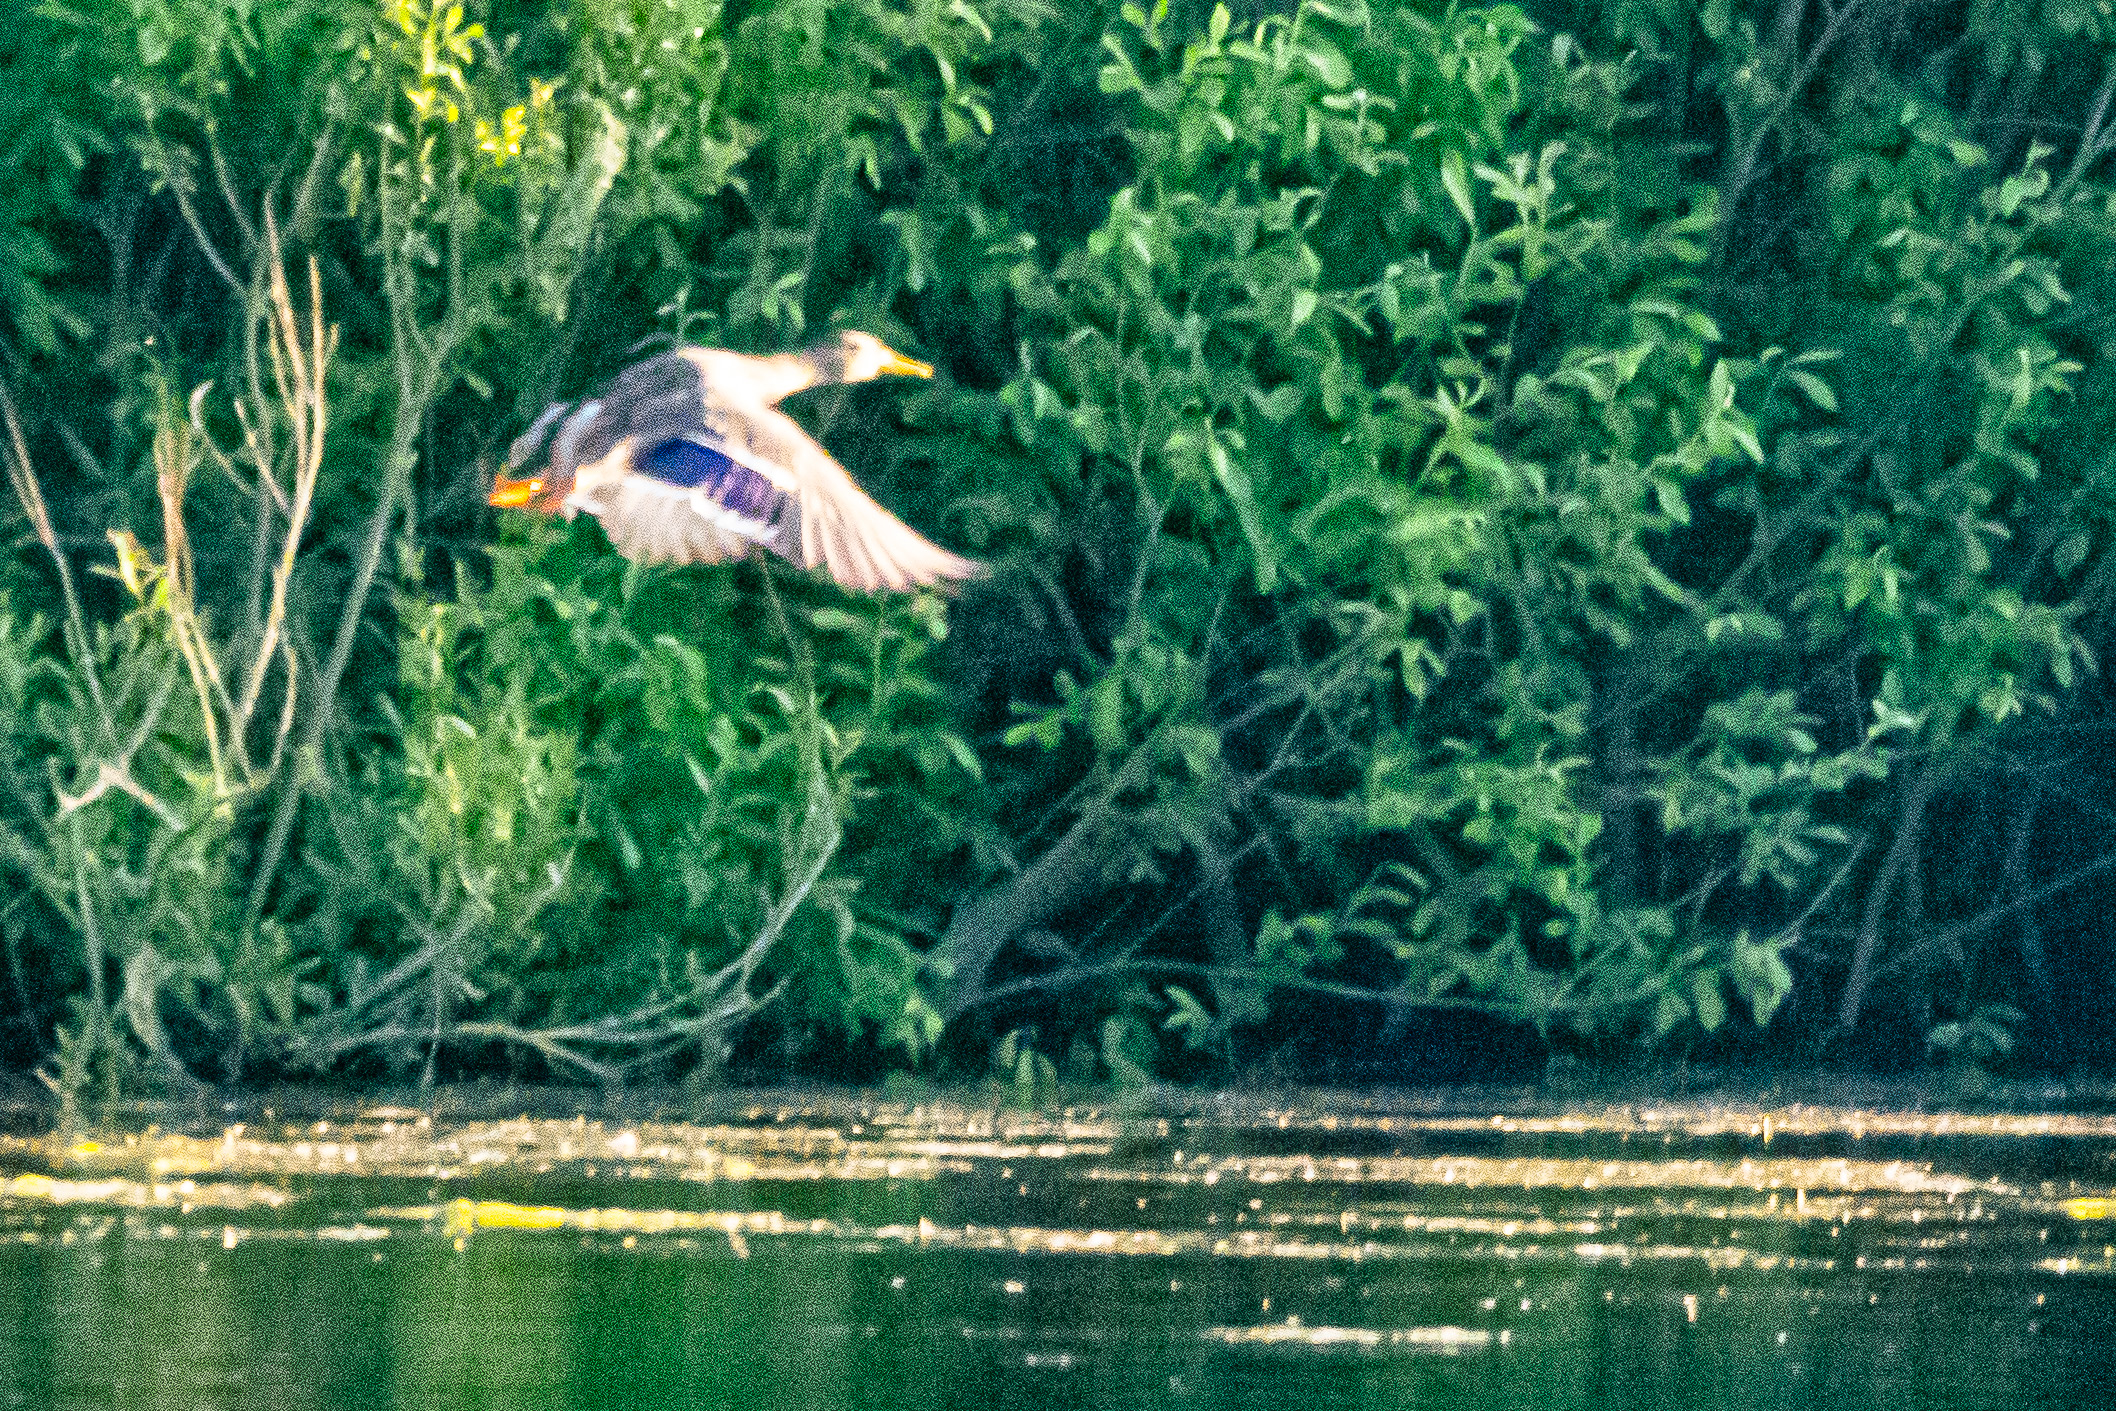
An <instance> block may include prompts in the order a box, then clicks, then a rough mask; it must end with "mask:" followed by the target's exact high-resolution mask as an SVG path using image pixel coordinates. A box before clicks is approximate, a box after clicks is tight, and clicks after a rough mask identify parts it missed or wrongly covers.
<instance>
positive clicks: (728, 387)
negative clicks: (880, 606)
mask: <svg viewBox="0 0 2116 1411" xmlns="http://www.w3.org/2000/svg"><path fill="white" fill-rule="evenodd" d="M884 374H898V375H902V376H909V377H931V376H932V375H933V368H932V366H931V365H930V364H927V363H922V362H920V361H918V360H917V359H916V358H907V357H905V356H904V355H903V354H901V353H898V352H896V351H894V350H893V349H891V348H889V347H888V346H887V345H886V344H884V343H883V342H882V341H881V340H880V339H878V338H875V337H873V336H871V335H869V334H865V333H851V332H848V333H844V334H840V335H839V336H838V338H837V339H836V340H835V341H833V342H829V343H824V344H821V345H820V346H817V347H814V348H810V349H808V350H807V351H805V352H799V353H782V354H779V355H777V356H775V357H752V356H749V355H747V354H743V353H731V352H728V351H726V350H725V349H721V348H698V347H681V348H672V349H670V350H669V351H668V352H665V353H659V354H656V355H655V356H653V357H651V358H648V359H647V360H646V361H644V362H640V363H635V364H634V365H632V366H631V367H629V368H626V369H625V370H624V371H623V372H621V373H619V374H618V375H617V377H616V378H615V379H614V380H613V381H612V382H611V383H610V385H609V386H608V387H607V388H606V389H604V391H603V392H602V393H601V394H600V395H598V396H595V397H592V398H590V399H588V400H586V401H581V402H560V403H555V404H553V405H552V406H550V407H547V408H546V409H545V410H544V413H543V415H541V416H539V417H538V418H537V419H536V421H535V422H534V423H533V424H532V425H531V426H530V427H529V429H528V430H527V431H526V432H524V433H523V434H522V436H521V437H520V439H518V440H517V441H516V442H515V443H514V447H513V449H512V450H510V451H509V452H508V455H507V466H506V469H505V470H503V471H502V472H501V474H500V476H499V478H498V479H497V481H496V482H495V483H494V485H493V488H492V494H491V496H490V497H489V498H490V502H491V503H492V504H494V505H498V506H501V507H502V508H512V507H516V506H520V507H526V508H529V509H533V510H540V511H542V512H544V513H546V514H559V513H563V514H565V515H568V516H571V515H573V514H574V513H576V512H578V511H581V510H586V511H587V512H588V513H589V514H592V515H594V516H595V517H596V519H597V520H599V521H600V522H601V524H602V527H603V532H604V533H606V534H608V535H609V536H610V542H611V544H613V545H615V546H616V548H617V551H618V552H619V553H621V554H623V555H624V556H625V557H626V558H628V559H632V560H634V561H635V562H638V563H676V564H685V563H723V562H726V561H728V560H731V559H739V558H744V557H747V556H748V555H750V554H751V553H753V552H755V551H756V550H757V549H758V548H765V549H769V550H771V552H773V553H775V554H777V555H778V556H779V557H781V558H783V559H786V560H787V561H789V562H791V563H795V564H799V565H800V566H801V567H803V568H822V569H824V570H826V571H827V572H828V573H829V574H830V576H831V577H832V578H834V579H836V580H837V581H838V582H839V583H840V584H842V585H844V586H845V587H847V588H854V589H858V590H859V591H861V592H867V593H872V592H877V591H879V590H881V589H883V588H892V589H899V590H901V589H906V588H913V587H918V586H921V585H925V584H931V583H937V582H940V581H941V580H943V579H958V578H972V577H975V576H977V575H978V574H980V573H982V572H983V571H984V568H983V566H982V565H981V564H977V563H973V562H972V561H971V560H969V559H966V558H962V557H959V556H958V555H955V554H952V553H950V552H948V551H947V550H946V549H943V548H941V547H940V546H939V545H938V544H935V543H933V542H932V541H931V540H929V539H927V538H926V537H925V536H924V535H922V534H920V533H919V532H918V531H917V530H915V529H913V528H912V527H911V526H910V525H908V524H906V523H904V522H903V521H902V520H900V519H898V518H897V517H896V516H895V515H893V514H891V513H889V511H887V510H885V509H883V508H882V507H881V506H880V505H878V504H876V503H875V502H874V500H873V499H872V498H871V497H869V496H868V494H867V492H866V491H864V490H862V489H861V488H860V487H859V486H858V485H857V484H855V483H854V482H853V479H852V477H851V476H850V475H848V474H847V473H846V471H845V468H844V467H843V466H841V465H839V464H838V463H837V461H835V460H833V459H832V458H831V455H830V453H829V452H828V451H826V450H824V449H823V448H822V447H821V446H819V445H817V444H816V442H815V441H814V440H813V439H812V438H811V437H810V436H809V435H808V433H807V432H805V431H803V430H802V429H801V428H800V427H799V426H797V425H796V424H795V423H794V421H793V419H792V418H791V417H789V416H787V415H786V414H785V413H784V412H781V411H780V410H778V403H779V402H780V400H781V399H782V398H785V397H789V396H792V395H793V394H794V393H796V392H800V391H804V390H806V389H807V388H810V387H820V386H825V385H828V384H831V383H840V382H866V381H868V380H870V379H872V378H876V377H880V376H882V375H884ZM509 472H512V474H510V473H509Z"/></svg>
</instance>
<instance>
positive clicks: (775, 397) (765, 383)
mask: <svg viewBox="0 0 2116 1411" xmlns="http://www.w3.org/2000/svg"><path fill="white" fill-rule="evenodd" d="M825 351H826V352H827V354H828V358H827V359H826V358H825V357H824V356H823V355H822V354H820V353H818V352H816V351H814V350H811V351H809V352H802V353H779V354H777V355H775V356H772V357H756V356H753V355H747V354H741V353H728V352H723V351H721V350H720V349H718V348H686V349H684V350H683V356H684V357H685V358H686V359H687V360H688V361H689V362H690V363H691V364H692V365H693V366H695V367H696V368H697V369H698V371H699V372H700V373H701V374H702V375H703V377H704V379H705V385H706V386H707V387H709V388H712V389H715V390H716V391H717V392H718V393H719V394H720V395H722V396H725V397H728V398H729V399H730V400H733V401H737V402H743V401H749V402H755V403H757V404H758V405H761V406H767V407H768V406H771V405H773V404H774V403H776V402H777V401H779V399H780V398H782V397H791V396H792V395H793V394H794V393H796V392H803V391H806V390H807V389H808V388H810V387H817V386H821V385H823V384H825V383H830V382H842V381H843V380H844V366H845V356H844V354H843V353H841V352H839V351H838V350H837V349H836V348H830V349H828V350H825Z"/></svg>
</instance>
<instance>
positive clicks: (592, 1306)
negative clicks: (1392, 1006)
mask: <svg viewBox="0 0 2116 1411" xmlns="http://www.w3.org/2000/svg"><path fill="white" fill-rule="evenodd" d="M1477 1101H1479V1099H1478V1098H1477V1097H1475V1096H1471V1097H1465V1096H1463V1095H1461V1094H1455V1095H1448V1096H1442V1097H1424V1098H1421V1097H1418V1096H1415V1095H1408V1096H1399V1097H1395V1098H1388V1099H1383V1098H1367V1097H1351V1096H1347V1095H1345V1094H1322V1095H1317V1094H1301V1095H1285V1096H1271V1097H1266V1096H1257V1095H1248V1096H1243V1095H1236V1096H1226V1097H1217V1098H1210V1099H1195V1100H1182V1099H1171V1100H1169V1101H1167V1102H1166V1103H1164V1104H1163V1105H1162V1107H1161V1108H1160V1109H1159V1110H1157V1111H1154V1112H1149V1113H1144V1114H1141V1113H1139V1112H1121V1111H1110V1110H1105V1109H1092V1108H1086V1107H1075V1108H1070V1109H1067V1110H1063V1111H1051V1112H1044V1113H1033V1112H1022V1111H1014V1110H1008V1109H1006V1108H1003V1107H997V1106H978V1105H975V1104H962V1103H923V1104H920V1103H891V1102H885V1101H881V1100H879V1099H875V1098H873V1097H870V1096H861V1095H816V1094H802V1095H797V1096H788V1097H772V1098H760V1097H756V1096H753V1095H752V1096H744V1097H737V1098H728V1099H724V1100H722V1101H720V1102H719V1103H718V1105H715V1106H710V1107H689V1108H684V1109H681V1110H679V1109H673V1108H671V1109H667V1110H664V1111H661V1112H658V1113H654V1114H652V1115H651V1116H649V1115H646V1114H644V1113H639V1112H635V1113H632V1114H630V1115H619V1114H617V1113H615V1112H614V1110H612V1111H605V1112H603V1113H602V1114H601V1115H599V1116H596V1117H589V1118H582V1119H573V1118H568V1117H560V1116H549V1115H544V1116H534V1115H527V1116H525V1115H517V1116H508V1117H500V1116H492V1115H489V1114H488V1115H487V1116H484V1117H481V1118H470V1117H463V1116H452V1115H449V1114H448V1112H446V1111H445V1110H444V1111H441V1112H440V1114H439V1115H434V1114H432V1113H427V1112H422V1111H420V1110H418V1109H416V1108H391V1107H368V1108H359V1107H346V1108H343V1109H342V1110H333V1111H332V1112H331V1113H330V1115H329V1116H328V1117H325V1118H319V1117H317V1116H316V1115H315V1114H314V1113H308V1114H305V1115H303V1116H301V1117H300V1118H298V1119H294V1118H289V1117H288V1116H286V1115H284V1114H277V1115H275V1114H273V1113H270V1112H267V1111H265V1110H264V1109H262V1108H260V1109H257V1110H256V1111H254V1112H251V1113H249V1114H248V1115H247V1120H242V1121H236V1120H233V1118H232V1116H230V1115H229V1114H227V1113H215V1114H212V1115H211V1117H210V1118H209V1117H206V1116H202V1115H199V1114H196V1113H194V1114H191V1115H189V1116H184V1117H177V1116H172V1115H170V1114H167V1113H164V1114H161V1118H162V1125H161V1126H157V1127H150V1128H148V1129H146V1130H144V1131H139V1132H134V1133H130V1134H126V1133H100V1134H97V1135H96V1136H95V1137H93V1138H90V1137H84V1136H81V1135H78V1134H76V1135H72V1136H50V1135H38V1134H34V1133H32V1134H19V1133H18V1134H17V1135H13V1136H0V1407H10V1406H22V1407H40V1408H41V1407H58V1408H87V1407H156V1408H163V1407H167V1408H236V1407H270V1408H296V1407H319V1408H321V1407H329V1408H341V1407H367V1406H388V1407H420V1408H437V1407H536V1408H559V1407H624V1408H659V1407H721V1406H741V1407H745V1408H777V1407H787V1408H802V1411H816V1409H817V1408H828V1407H840V1406H858V1407H920V1408H925V1407H955V1406H966V1407H967V1406H975V1407H1000V1408H1009V1411H1011V1409H1012V1408H1028V1407H1046V1406H1055V1407H1067V1406H1080V1407H1134V1406H1138V1407H1145V1406H1152V1407H1186V1406H1197V1407H1249V1406H1254V1407H1271V1408H1300V1411H1306V1409H1307V1408H1316V1407H1337V1406H1357V1407H1450V1408H1451V1407H1479V1408H1482V1407H1491V1408H1516V1407H1534V1408H1538V1411H1569V1408H1587V1407H1594V1408H1600V1407H1641V1408H1646V1407H1650V1408H1655V1411H1659V1408H1669V1407H1683V1408H1734V1407H1739V1408H1749V1407H1758V1408H1763V1407H1772V1408H1775V1407H1828V1408H1840V1407H1869V1406H1870V1407H1888V1408H1892V1411H1909V1408H1925V1407H1991V1408H2008V1411H2012V1409H2013V1408H2029V1407H2107V1406H2111V1405H2116V1119H2111V1118H2108V1117H2103V1116H2061V1115H2036V1114H2026V1115H2006V1114H1990V1113H1976V1114H1965V1113H1944V1112H1942V1113H1934V1112H1924V1113H1916V1112H1911V1113H1905V1112H1888V1111H1878V1110H1855V1109H1845V1108H1826V1107H1814V1106H1780V1107H1759V1106H1723V1105H1707V1104H1689V1103H1680V1102H1672V1101H1671V1102H1668V1103H1665V1104H1656V1103H1633V1104H1630V1105H1626V1106H1607V1107H1604V1106H1581V1107H1578V1108H1572V1109H1569V1108H1566V1107H1562V1106H1555V1105H1551V1104H1549V1103H1546V1102H1541V1101H1537V1100H1534V1099H1532V1098H1530V1097H1528V1096H1526V1095H1517V1096H1515V1097H1512V1098H1507V1097H1505V1095H1501V1100H1500V1101H1497V1102H1494V1101H1492V1100H1491V1098H1490V1097H1489V1095H1485V1097H1484V1098H1483V1099H1482V1101H1483V1102H1484V1104H1485V1105H1483V1106H1481V1107H1480V1106H1477V1105H1476V1103H1477ZM517 1111H518V1109H517ZM546 1111H547V1112H548V1108H546ZM19 1125H20V1124H19V1123H18V1126H19Z"/></svg>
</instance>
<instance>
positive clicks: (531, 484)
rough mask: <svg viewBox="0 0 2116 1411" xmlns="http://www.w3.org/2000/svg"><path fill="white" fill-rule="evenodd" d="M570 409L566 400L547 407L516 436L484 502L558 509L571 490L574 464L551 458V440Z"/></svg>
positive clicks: (549, 511) (547, 511)
mask: <svg viewBox="0 0 2116 1411" xmlns="http://www.w3.org/2000/svg"><path fill="white" fill-rule="evenodd" d="M571 410H573V408H572V407H571V406H568V405H566V404H565V403H560V404H559V405H557V406H553V407H546V408H545V409H544V414H543V415H542V416H540V417H538V418H537V419H536V420H535V421H534V422H532V423H531V424H530V427H529V429H528V430H527V431H524V432H523V433H522V434H521V435H520V436H518V437H516V438H515V442H514V445H513V446H511V447H509V448H508V451H507V463H506V464H505V465H504V466H502V467H501V468H500V473H499V475H498V476H497V477H495V478H494V480H493V482H492V493H491V494H489V495H487V496H486V497H485V503H487V504H489V505H493V506H496V507H498V508H500V509H532V510H537V511H539V512H541V513H543V514H556V513H558V510H559V507H560V506H561V505H562V504H563V503H564V502H565V498H566V496H568V495H570V494H572V493H573V467H572V465H571V463H570V461H569V462H567V463H565V464H563V465H560V464H555V463H554V462H553V460H552V456H551V443H552V441H553V440H554V439H555V438H556V436H557V434H558V431H559V423H560V422H561V421H562V420H563V419H564V418H565V415H566V413H568V412H569V411H571ZM517 477H519V478H517Z"/></svg>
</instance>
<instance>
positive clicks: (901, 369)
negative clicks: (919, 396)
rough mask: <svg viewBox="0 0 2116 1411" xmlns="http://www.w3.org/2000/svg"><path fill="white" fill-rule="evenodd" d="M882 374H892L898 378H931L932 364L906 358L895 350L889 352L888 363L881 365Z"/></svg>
mask: <svg viewBox="0 0 2116 1411" xmlns="http://www.w3.org/2000/svg"><path fill="white" fill-rule="evenodd" d="M882 371H883V372H893V373H895V374H896V375H897V376H898V377H931V376H932V375H933V364H931V363H922V362H920V361H919V360H918V359H917V358H907V357H905V356H904V355H903V354H902V353H899V352H897V351H896V350H895V349H893V348H892V349H890V350H889V361H888V362H885V363H883V364H882Z"/></svg>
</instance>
